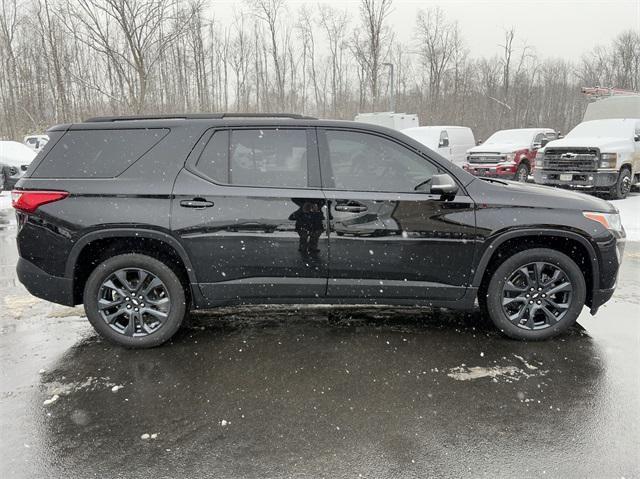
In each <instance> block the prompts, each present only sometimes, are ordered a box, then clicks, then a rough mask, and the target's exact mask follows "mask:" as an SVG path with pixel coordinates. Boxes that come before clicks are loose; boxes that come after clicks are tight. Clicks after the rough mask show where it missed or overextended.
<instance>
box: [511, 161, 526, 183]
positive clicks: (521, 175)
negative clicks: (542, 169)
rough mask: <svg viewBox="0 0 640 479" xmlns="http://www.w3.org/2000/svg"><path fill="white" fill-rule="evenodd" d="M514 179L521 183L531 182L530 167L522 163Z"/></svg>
mask: <svg viewBox="0 0 640 479" xmlns="http://www.w3.org/2000/svg"><path fill="white" fill-rule="evenodd" d="M514 179H515V180H516V181H519V182H520V183H526V182H527V181H529V165H527V164H526V163H520V164H519V165H518V168H517V169H516V174H515V177H514Z"/></svg>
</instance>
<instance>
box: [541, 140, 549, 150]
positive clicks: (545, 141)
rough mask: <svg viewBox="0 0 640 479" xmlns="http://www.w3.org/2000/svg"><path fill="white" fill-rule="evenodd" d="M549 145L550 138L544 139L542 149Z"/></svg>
mask: <svg viewBox="0 0 640 479" xmlns="http://www.w3.org/2000/svg"><path fill="white" fill-rule="evenodd" d="M547 143H549V138H543V139H542V141H541V142H540V147H541V148H542V147H545V146H547Z"/></svg>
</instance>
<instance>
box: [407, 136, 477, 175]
mask: <svg viewBox="0 0 640 479" xmlns="http://www.w3.org/2000/svg"><path fill="white" fill-rule="evenodd" d="M402 133H404V134H405V135H407V136H409V137H411V138H413V139H414V140H416V141H419V142H420V143H422V144H423V145H425V146H426V147H428V148H431V149H432V150H433V151H435V152H437V153H439V154H440V155H442V156H444V157H445V158H446V159H447V160H449V161H451V162H452V163H454V164H455V165H458V166H462V165H463V164H464V163H465V161H466V159H467V150H468V149H469V148H473V147H474V146H476V140H475V138H474V136H473V131H471V128H467V127H466V126H419V127H417V128H407V129H405V130H402Z"/></svg>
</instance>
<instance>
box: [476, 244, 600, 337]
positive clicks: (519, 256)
mask: <svg viewBox="0 0 640 479" xmlns="http://www.w3.org/2000/svg"><path fill="white" fill-rule="evenodd" d="M481 291H482V297H480V298H479V299H478V302H479V303H480V305H481V307H482V309H483V310H484V312H486V313H487V314H488V315H489V317H490V318H491V320H492V321H493V323H494V324H495V325H496V327H497V328H498V329H499V330H500V331H502V332H503V333H504V334H506V335H507V336H510V337H512V338H515V339H524V340H534V341H535V340H541V339H547V338H550V337H552V336H555V335H557V334H560V333H562V332H564V331H566V330H567V329H569V328H570V327H571V326H572V325H573V324H574V323H575V322H576V320H577V319H578V316H579V315H580V312H581V311H582V308H583V306H584V304H585V301H586V296H587V287H586V280H585V277H584V273H583V272H582V270H581V269H580V267H579V266H578V265H577V264H576V263H575V262H574V261H573V260H572V259H571V258H569V257H568V256H567V255H566V254H564V253H561V252H560V251H557V250H553V249H548V248H533V249H527V250H523V251H520V252H518V253H515V254H513V255H512V256H510V257H508V258H507V259H506V260H505V261H504V262H503V263H502V264H500V265H499V266H498V267H497V269H496V270H495V272H494V273H493V275H492V276H491V278H490V279H489V281H488V284H487V286H486V287H485V288H483V289H482V290H481Z"/></svg>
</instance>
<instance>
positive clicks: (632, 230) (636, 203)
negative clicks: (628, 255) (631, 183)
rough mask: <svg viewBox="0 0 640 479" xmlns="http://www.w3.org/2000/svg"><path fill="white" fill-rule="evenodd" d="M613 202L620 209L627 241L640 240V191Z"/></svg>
mask: <svg viewBox="0 0 640 479" xmlns="http://www.w3.org/2000/svg"><path fill="white" fill-rule="evenodd" d="M611 204H612V205H615V207H616V208H618V210H620V216H621V217H622V226H624V229H625V231H626V232H627V241H640V193H631V194H630V195H629V196H627V197H626V198H625V199H624V200H616V201H611Z"/></svg>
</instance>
